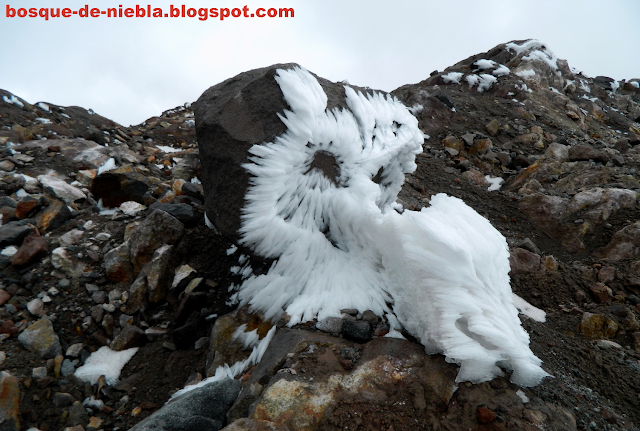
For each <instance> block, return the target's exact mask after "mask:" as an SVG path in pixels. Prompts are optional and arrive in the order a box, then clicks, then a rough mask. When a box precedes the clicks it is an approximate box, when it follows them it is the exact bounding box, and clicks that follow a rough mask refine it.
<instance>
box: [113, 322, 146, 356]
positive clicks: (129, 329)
mask: <svg viewBox="0 0 640 431" xmlns="http://www.w3.org/2000/svg"><path fill="white" fill-rule="evenodd" d="M143 338H144V331H143V330H142V329H140V328H138V327H137V326H135V325H127V326H125V327H124V329H123V330H122V332H120V334H118V336H117V337H116V338H115V339H114V340H113V341H112V342H111V345H110V346H109V347H110V348H111V350H115V351H116V352H119V351H121V350H127V349H130V348H132V347H138V346H139V345H140V343H141V342H142V340H143Z"/></svg>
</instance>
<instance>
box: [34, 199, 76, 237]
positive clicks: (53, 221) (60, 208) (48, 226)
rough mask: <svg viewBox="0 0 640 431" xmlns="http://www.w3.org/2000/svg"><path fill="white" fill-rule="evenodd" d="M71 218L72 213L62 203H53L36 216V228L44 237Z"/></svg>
mask: <svg viewBox="0 0 640 431" xmlns="http://www.w3.org/2000/svg"><path fill="white" fill-rule="evenodd" d="M69 218H71V211H69V208H67V205H66V204H65V203H64V202H62V201H53V202H51V203H50V204H49V206H47V207H46V208H45V209H43V210H41V211H40V212H39V213H38V215H36V226H38V229H39V230H40V233H41V234H42V235H44V234H45V232H47V231H52V230H54V229H57V228H59V227H60V226H62V225H63V224H64V222H66V221H67V220H69Z"/></svg>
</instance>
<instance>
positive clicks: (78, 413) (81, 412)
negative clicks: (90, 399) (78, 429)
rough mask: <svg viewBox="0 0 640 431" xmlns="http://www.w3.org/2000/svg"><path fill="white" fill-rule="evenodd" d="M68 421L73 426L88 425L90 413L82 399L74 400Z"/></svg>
mask: <svg viewBox="0 0 640 431" xmlns="http://www.w3.org/2000/svg"><path fill="white" fill-rule="evenodd" d="M68 421H69V425H71V426H76V425H82V426H83V427H86V426H87V425H88V424H89V414H88V413H87V410H85V408H84V407H83V406H82V403H81V402H80V401H74V402H73V404H71V407H69V419H68Z"/></svg>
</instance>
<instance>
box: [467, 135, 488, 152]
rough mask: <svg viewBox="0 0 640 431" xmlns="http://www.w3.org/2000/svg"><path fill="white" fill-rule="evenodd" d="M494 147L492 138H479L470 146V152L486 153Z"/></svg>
mask: <svg viewBox="0 0 640 431" xmlns="http://www.w3.org/2000/svg"><path fill="white" fill-rule="evenodd" d="M492 147H493V143H492V142H491V139H488V138H484V139H478V140H477V141H475V143H474V144H473V145H472V146H471V148H469V154H484V153H486V152H487V151H489V150H490V149H491V148H492Z"/></svg>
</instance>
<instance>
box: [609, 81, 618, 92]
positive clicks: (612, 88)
mask: <svg viewBox="0 0 640 431" xmlns="http://www.w3.org/2000/svg"><path fill="white" fill-rule="evenodd" d="M618 88H620V83H619V82H618V81H613V82H612V83H611V92H612V93H615V92H616V90H617V89H618Z"/></svg>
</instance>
